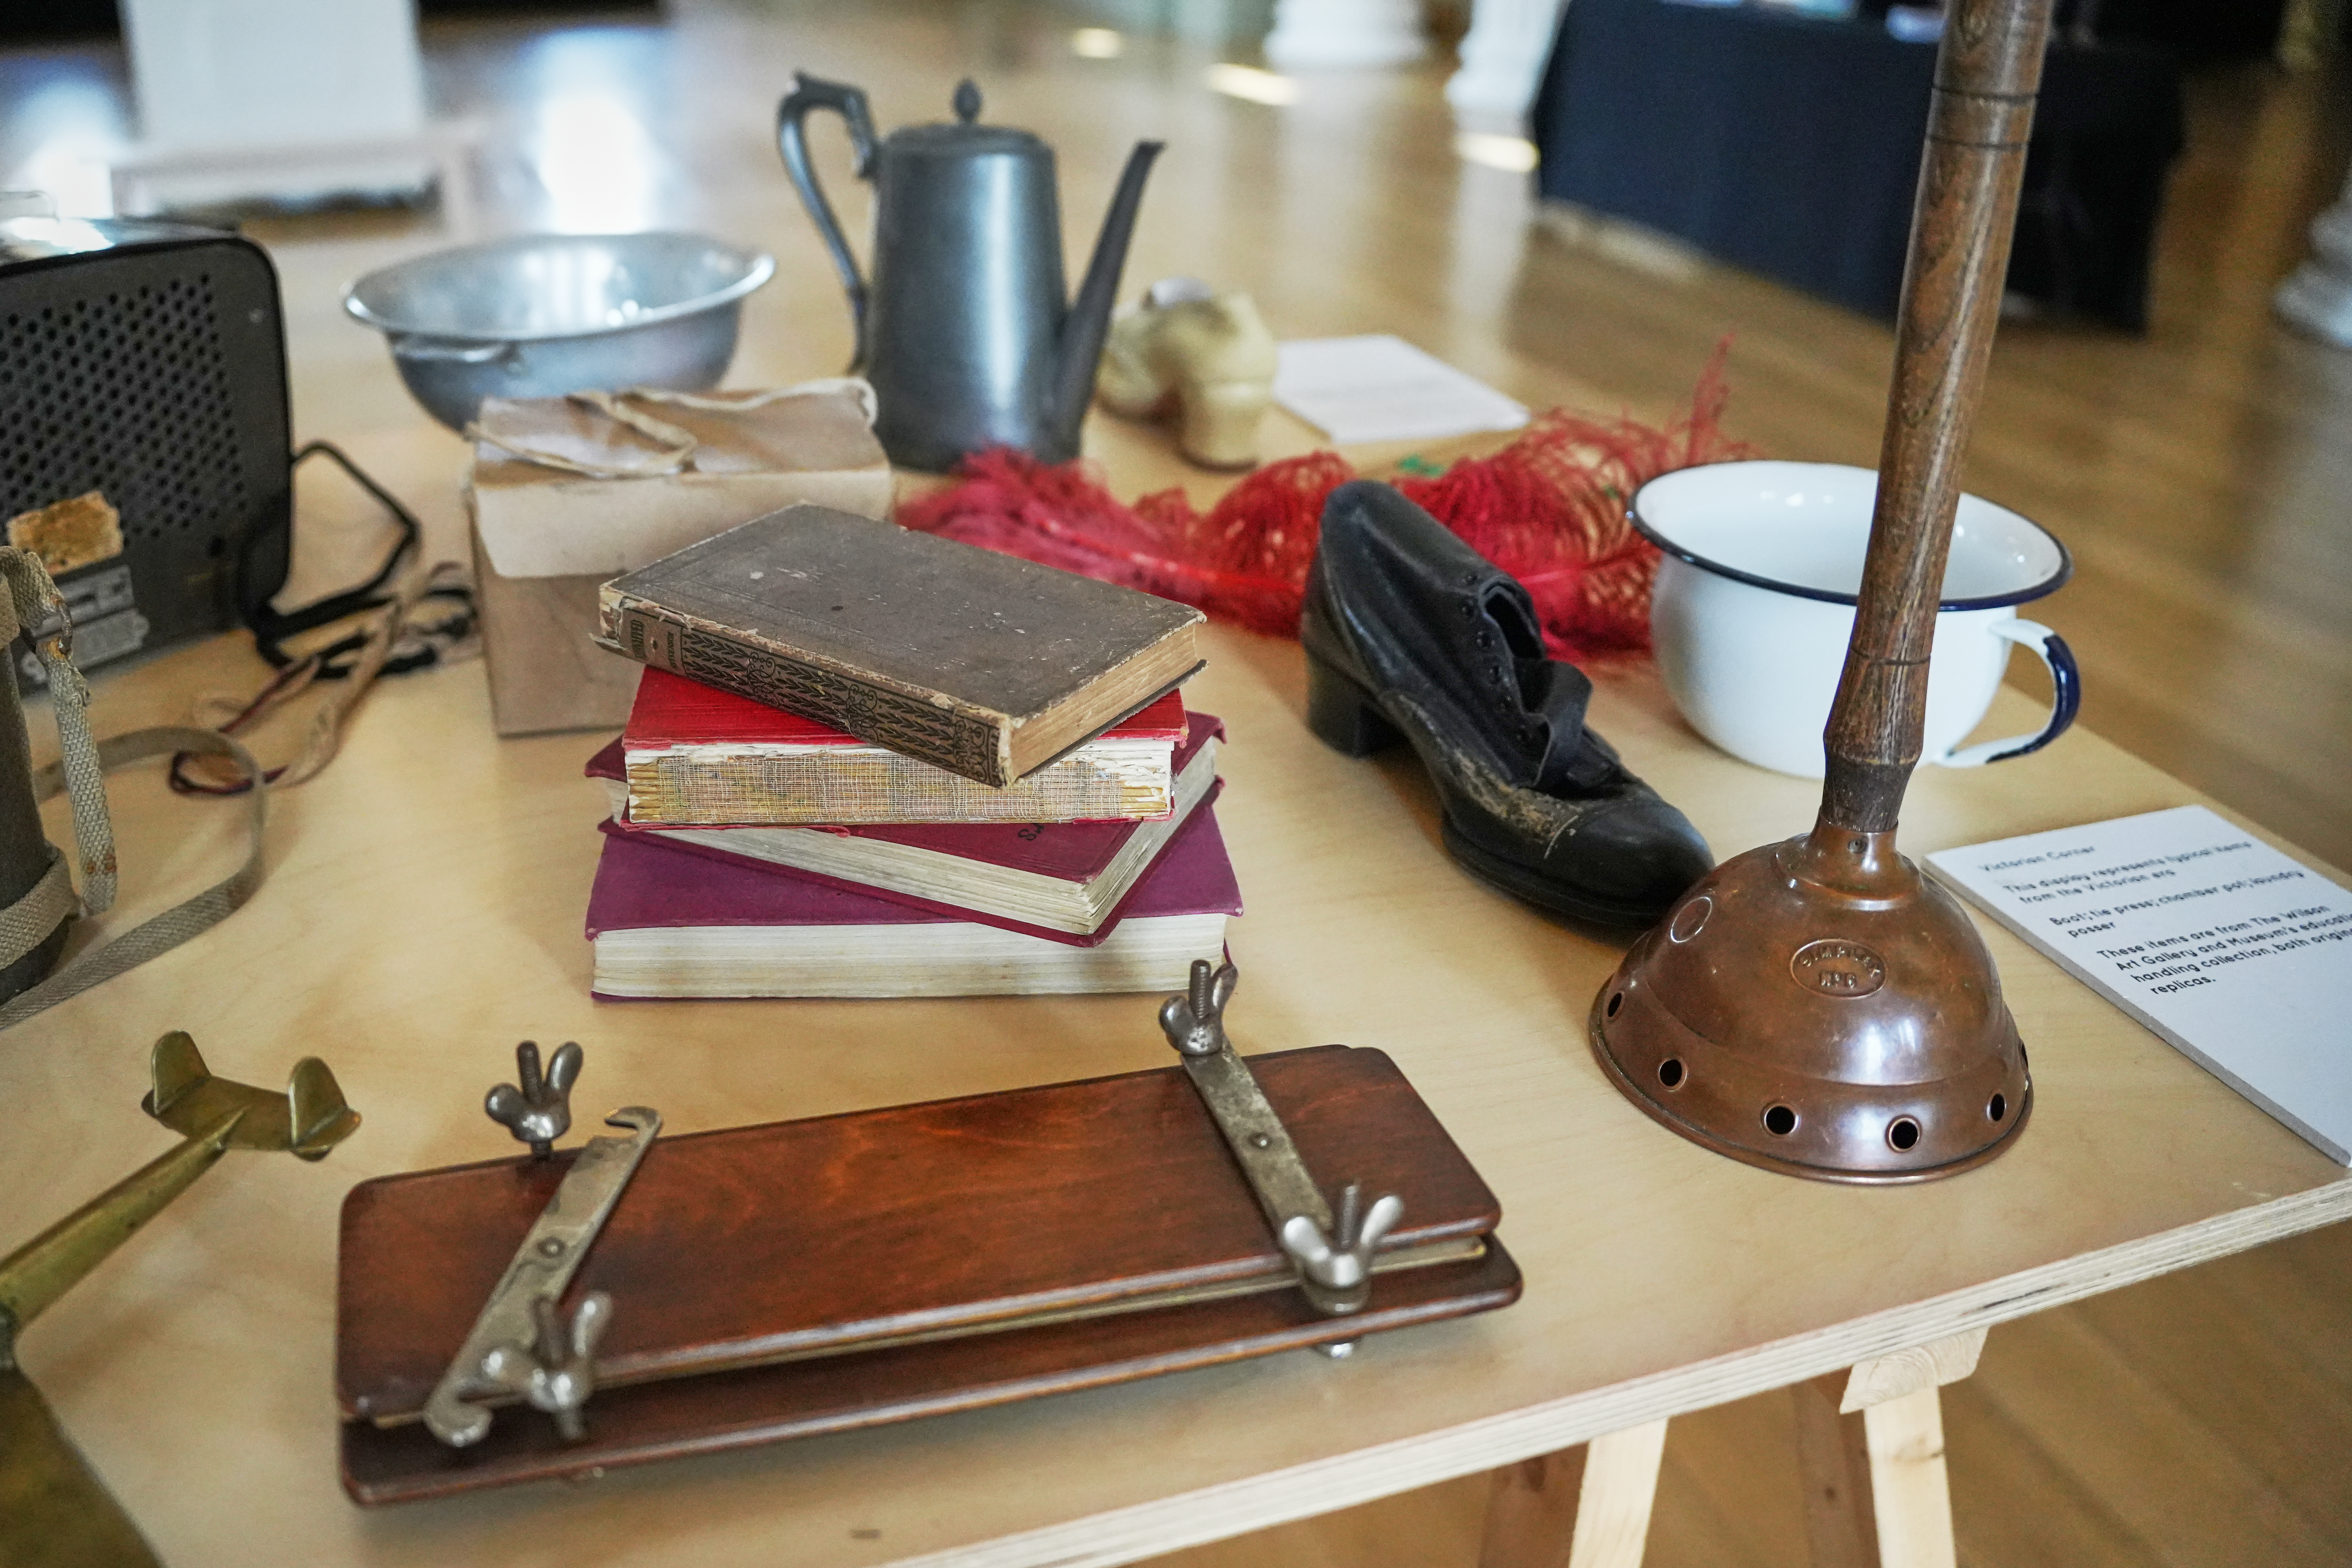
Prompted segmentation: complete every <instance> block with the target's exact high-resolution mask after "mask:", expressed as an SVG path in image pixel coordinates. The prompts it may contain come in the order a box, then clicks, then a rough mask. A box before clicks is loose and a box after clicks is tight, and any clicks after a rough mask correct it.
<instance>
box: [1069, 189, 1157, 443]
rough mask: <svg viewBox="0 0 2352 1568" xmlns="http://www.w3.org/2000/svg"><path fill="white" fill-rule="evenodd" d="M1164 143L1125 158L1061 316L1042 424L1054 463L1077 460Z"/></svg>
mask: <svg viewBox="0 0 2352 1568" xmlns="http://www.w3.org/2000/svg"><path fill="white" fill-rule="evenodd" d="M1165 145H1166V143H1165V142H1137V143H1136V144H1135V151H1134V152H1133V153H1129V155H1128V160H1127V169H1126V172H1125V173H1123V174H1120V175H1119V178H1118V190H1117V191H1116V192H1115V193H1113V194H1112V196H1111V199H1110V210H1109V211H1108V212H1107V213H1105V214H1104V215H1103V226H1102V233H1101V235H1100V236H1098V237H1097V238H1096V240H1095V255H1094V260H1093V261H1092V262H1090V263H1089V264H1088V265H1087V275H1086V278H1085V279H1084V280H1083V281H1081V282H1080V283H1079V285H1078V292H1077V297H1076V299H1074V300H1071V301H1070V309H1069V312H1068V313H1067V314H1066V315H1065V316H1064V317H1063V318H1062V331H1061V336H1060V339H1059V341H1058V342H1056V343H1055V374H1054V379H1053V388H1054V397H1053V405H1052V407H1051V409H1050V410H1049V417H1048V418H1047V420H1046V425H1047V427H1048V429H1049V430H1050V431H1051V433H1052V436H1053V441H1052V445H1053V446H1054V447H1057V448H1059V449H1060V452H1059V458H1057V459H1053V460H1062V459H1066V458H1075V457H1076V456H1077V453H1078V425H1079V422H1080V421H1082V420H1083V419H1085V418H1086V415H1087V402H1088V400H1089V399H1091V398H1092V397H1093V396H1094V391H1095V368H1096V366H1097V364H1098V363H1100V362H1101V359H1102V351H1103V339H1104V337H1105V336H1106V335H1107V334H1108V332H1109V331H1110V312H1111V306H1112V305H1113V304H1114V303H1116V302H1117V300H1118V278H1119V273H1120V272H1121V271H1122V270H1124V269H1125V268H1126V266H1127V242H1128V240H1129V238H1130V237H1132V236H1133V234H1134V233H1135V215H1136V212H1137V210H1138V209H1139V208H1140V207H1141V206H1142V205H1143V182H1144V179H1145V177H1146V176H1148V175H1149V174H1150V173H1151V161H1152V160H1153V159H1154V158H1157V157H1158V156H1159V155H1160V149H1161V148H1162V147H1163V146H1165ZM1039 455H1040V456H1047V455H1048V454H1045V453H1040V454H1039Z"/></svg>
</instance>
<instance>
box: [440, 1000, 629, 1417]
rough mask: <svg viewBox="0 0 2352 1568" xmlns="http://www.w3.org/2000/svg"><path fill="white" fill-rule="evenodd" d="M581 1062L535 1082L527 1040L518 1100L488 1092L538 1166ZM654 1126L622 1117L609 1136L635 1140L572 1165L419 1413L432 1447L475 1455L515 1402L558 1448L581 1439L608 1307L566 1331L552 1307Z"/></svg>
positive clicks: (586, 1303) (565, 1053)
mask: <svg viewBox="0 0 2352 1568" xmlns="http://www.w3.org/2000/svg"><path fill="white" fill-rule="evenodd" d="M581 1055H582V1053H581V1050H580V1047H578V1046H576V1045H573V1044H570V1043H568V1042H567V1043H566V1044H565V1045H564V1046H563V1047H562V1049H560V1050H558V1051H557V1052H556V1053H555V1060H554V1062H553V1064H552V1066H551V1070H550V1071H549V1072H548V1074H547V1076H546V1077H545V1078H544V1079H542V1078H541V1075H540V1071H539V1047H537V1046H536V1045H534V1044H532V1043H531V1042H530V1041H529V1040H525V1041H524V1042H523V1043H522V1044H521V1045H520V1046H519V1047H516V1048H515V1061H516V1064H517V1066H518V1067H519V1068H520V1070H521V1077H522V1080H523V1081H522V1088H521V1089H520V1091H518V1090H517V1089H515V1087H514V1086H513V1085H510V1084H503V1083H502V1084H500V1085H499V1086H498V1087H497V1088H496V1089H492V1090H490V1092H489V1096H488V1100H487V1102H486V1105H485V1109H487V1110H488V1112H489V1115H490V1119H491V1120H492V1121H497V1122H499V1124H500V1125H502V1126H504V1127H505V1128H507V1130H508V1131H511V1132H512V1133H513V1134H514V1135H515V1136H516V1137H517V1138H520V1139H521V1140H522V1141H523V1142H526V1143H529V1144H530V1146H531V1152H532V1153H533V1154H534V1155H535V1156H536V1157H538V1158H540V1159H545V1158H547V1157H548V1153H549V1148H548V1146H549V1144H551V1142H552V1141H553V1140H554V1139H556V1138H558V1137H560V1136H562V1133H563V1131H564V1130H565V1129H566V1128H568V1127H570V1126H571V1125H572V1108H571V1098H570V1097H571V1090H572V1084H573V1083H574V1082H576V1081H577V1080H578V1079H579V1077H580V1065H581ZM661 1124H662V1121H661V1113H660V1112H659V1111H656V1110H651V1109H649V1108H647V1107H646V1106H642V1105H625V1106H623V1107H622V1108H621V1109H620V1110H615V1111H614V1112H613V1114H612V1115H610V1116H608V1117H606V1118H605V1119H604V1125H605V1126H607V1127H619V1128H625V1129H626V1130H627V1131H629V1133H630V1134H631V1136H629V1137H627V1138H591V1139H590V1140H588V1142H587V1143H586V1144H585V1145H584V1146H583V1147H582V1148H581V1149H580V1150H579V1152H577V1153H575V1154H573V1155H572V1168H571V1169H570V1170H569V1171H566V1172H565V1173H563V1182H562V1185H561V1186H559V1187H557V1188H556V1189H555V1195H554V1196H553V1197H551V1198H550V1199H549V1200H548V1201H547V1207H546V1208H544V1209H542V1210H541V1211H540V1215H539V1218H538V1219H537V1220H535V1221H533V1222H532V1224H531V1227H530V1231H529V1233H528V1234H526V1235H525V1236H524V1237H523V1238H522V1245H521V1246H520V1247H516V1248H515V1255H514V1261H513V1262H511V1263H509V1264H508V1265H507V1271H506V1273H505V1274H504V1276H502V1277H501V1278H500V1279H499V1282H498V1285H497V1287H496V1288H495V1289H492V1290H491V1292H490V1299H489V1300H488V1301H486V1302H484V1303H483V1304H482V1310H481V1312H480V1314H479V1315H478V1317H476V1318H475V1320H474V1327H473V1331H471V1332H469V1333H468V1334H467V1336H466V1342H465V1344H464V1345H462V1346H461V1347H459V1349H458V1351H457V1356H456V1357H455V1358H454V1359H453V1360H452V1361H451V1362H450V1363H449V1370H448V1371H446V1372H445V1373H442V1374H441V1381H440V1382H439V1383H438V1384H436V1385H435V1387H434V1390H433V1394H432V1396H431V1397H430V1398H428V1399H427V1400H426V1401H425V1426H426V1427H427V1428H428V1429H429V1430H430V1431H431V1432H432V1434H433V1436H436V1437H437V1438H439V1439H440V1440H441V1441H442V1442H444V1443H446V1444H447V1445H449V1447H453V1448H464V1447H470V1446H472V1445H473V1444H476V1443H478V1442H480V1441H481V1440H482V1439H483V1438H484V1437H487V1436H489V1433H490V1423H491V1420H492V1416H491V1412H492V1410H493V1409H494V1408H495V1407H496V1406H497V1405H502V1404H509V1403H511V1402H512V1401H513V1400H514V1399H515V1398H517V1397H520V1398H522V1399H524V1400H527V1401H528V1402H529V1403H530V1404H531V1405H534V1406H536V1407H537V1408H539V1409H541V1410H544V1411H546V1412H547V1413H548V1414H549V1415H552V1416H554V1417H555V1425H556V1430H557V1431H558V1432H560V1433H561V1434H562V1436H563V1438H564V1440H565V1441H567V1442H573V1443H576V1442H578V1441H579V1440H580V1439H581V1437H582V1436H583V1435H584V1434H585V1432H586V1430H587V1428H586V1426H584V1425H583V1420H582V1417H581V1414H580V1412H581V1410H582V1408H583V1406H584V1405H586V1404H587V1403H588V1396H589V1395H590V1394H592V1393H593V1392H594V1391H595V1386H596V1378H595V1368H594V1356H595V1351H596V1342H597V1341H598V1340H599V1339H601V1338H602V1337H603V1336H604V1330H605V1328H606V1326H607V1325H608V1324H609V1323H610V1322H611V1321H612V1314H613V1303H612V1300H611V1299H610V1298H609V1297H607V1296H605V1295H604V1293H603V1292H602V1291H592V1292H590V1293H589V1295H588V1296H587V1297H586V1298H584V1299H583V1300H582V1301H581V1302H580V1305H579V1307H578V1308H577V1309H576V1310H575V1311H574V1312H573V1314H572V1321H571V1323H570V1325H569V1326H568V1327H567V1326H565V1325H564V1324H562V1322H561V1321H560V1320H559V1317H558V1313H557V1303H558V1302H559V1301H561V1300H562V1298H563V1292H564V1290H565V1289H566V1288H567V1287H569V1286H570V1285H571V1283H572V1276H573V1275H574V1274H576V1273H578V1272H579V1271H580V1265H581V1263H582V1262H583V1261H584V1260H585V1259H586V1258H587V1256H588V1249H589V1248H590V1247H593V1246H594V1245H595V1242H596V1235H597V1233H598V1232H599V1231H601V1230H603V1229H604V1221H605V1220H606V1218H607V1217H609V1216H610V1215H611V1214H612V1212H613V1206H614V1205H615V1204H618V1203H619V1202H620V1201H621V1194H622V1193H623V1192H624V1191H625V1190H626V1189H627V1187H628V1184H629V1178H630V1177H631V1176H634V1175H635V1174H636V1173H637V1164H638V1162H640V1161H642V1160H643V1159H644V1158H645V1157H646V1150H647V1149H649V1148H651V1147H652V1146H653V1142H654V1139H655V1137H656V1135H658V1134H659V1133H660V1131H661Z"/></svg>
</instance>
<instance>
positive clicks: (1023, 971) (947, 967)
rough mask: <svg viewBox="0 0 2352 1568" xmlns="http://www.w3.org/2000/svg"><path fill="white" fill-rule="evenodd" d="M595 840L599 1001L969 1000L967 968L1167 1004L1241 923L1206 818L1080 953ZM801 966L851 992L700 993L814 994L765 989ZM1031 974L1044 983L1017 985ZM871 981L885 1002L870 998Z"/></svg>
mask: <svg viewBox="0 0 2352 1568" xmlns="http://www.w3.org/2000/svg"><path fill="white" fill-rule="evenodd" d="M600 826H602V827H603V829H604V833H605V839H604V855H603V858H602V859H601V860H599V862H598V864H597V868H596V880H595V884H594V887H593V890H592V891H591V892H590V894H589V900H588V919H587V935H588V938H589V940H590V941H591V942H594V943H596V944H597V974H596V979H595V983H594V985H593V989H594V990H595V992H596V994H599V995H605V996H629V995H684V994H691V995H757V994H839V995H868V994H893V995H929V994H943V995H953V994H982V993H981V991H980V990H977V989H974V987H975V986H976V985H980V984H982V981H976V980H975V979H974V978H973V975H975V974H976V973H979V971H978V970H976V969H975V968H973V966H974V965H981V966H982V967H985V966H988V965H993V966H994V967H993V968H991V969H989V970H988V976H990V977H992V978H985V977H984V978H985V988H986V989H992V990H997V991H1015V992H1017V991H1023V990H1126V989H1142V990H1150V989H1161V988H1166V989H1171V990H1172V989H1174V988H1176V987H1177V986H1180V985H1181V984H1182V983H1183V979H1184V974H1185V969H1186V966H1188V965H1189V963H1190V962H1191V959H1192V957H1196V956H1197V957H1211V958H1213V957H1214V956H1215V955H1216V953H1217V952H1218V951H1220V950H1221V948H1222V945H1223V922H1224V921H1225V919H1226V918H1227V917H1229V916H1232V915H1237V914H1239V913H1241V910H1242V900H1241V889H1240V888H1239V886H1238V885H1237V884H1236V883H1235V881H1234V872H1233V864H1232V861H1231V860H1230V859H1229V858H1227V856H1226V853H1225V846H1224V838H1223V835H1222V834H1220V833H1219V832H1218V830H1217V822H1216V815H1215V812H1214V811H1213V809H1212V808H1210V807H1208V806H1206V805H1204V806H1202V808H1201V809H1199V810H1198V811H1195V812H1194V813H1193V814H1192V817H1191V818H1190V819H1189V820H1187V821H1186V822H1185V823H1184V825H1183V826H1182V827H1181V829H1180V830H1179V832H1178V833H1177V835H1176V837H1174V838H1173V839H1171V841H1170V843H1169V845H1168V847H1167V848H1166V849H1165V850H1163V851H1162V852H1161V854H1160V858H1158V859H1157V860H1156V861H1154V862H1153V863H1152V866H1151V868H1150V869H1149V870H1148V871H1146V872H1145V873H1144V875H1143V877H1142V879H1140V880H1139V881H1138V883H1137V884H1136V886H1135V889H1134V890H1133V891H1132V892H1131V893H1130V894H1129V896H1128V899H1127V901H1126V903H1125V905H1124V906H1123V907H1122V908H1121V910H1119V913H1118V919H1117V920H1116V921H1111V922H1108V924H1107V925H1106V927H1105V929H1104V930H1103V931H1100V932H1099V933H1097V935H1096V936H1095V937H1094V938H1093V940H1091V941H1073V940H1071V939H1069V938H1067V937H1065V936H1062V935H1060V934H1059V933H1056V932H1050V931H1024V930H1022V929H1020V928H1018V927H1017V926H1014V925H1013V923H1012V922H1009V921H975V920H971V919H966V918H961V917H959V916H956V915H952V914H948V913H942V912H940V911H937V910H923V909H917V908H914V907H912V906H911V905H909V904H908V903H906V902H903V901H900V900H893V899H886V898H883V897H881V896H879V895H877V894H876V893H874V892H872V891H870V890H866V889H857V888H854V887H849V886H845V885H843V884H841V883H839V882H837V881H836V880H835V879H829V878H816V877H810V876H805V875H803V874H801V873H799V872H796V871H790V870H786V869H784V868H781V867H768V866H753V865H749V864H746V863H744V862H742V861H740V860H739V859H736V858H733V857H730V856H723V855H719V854H715V853H711V852H709V851H701V850H697V849H694V848H692V847H685V846H677V845H671V844H667V843H664V842H661V841H660V840H658V839H656V838H653V837H651V836H649V835H646V834H631V833H623V832H620V831H619V830H617V829H616V828H614V826H612V825H611V824H610V823H605V824H602V825H600ZM730 932H737V933H742V934H740V935H730V934H729V933H730ZM610 938H620V939H622V940H620V941H613V942H608V941H607V939H610ZM1196 950H1198V951H1196ZM1180 959H1181V962H1179V960H1180ZM624 960H626V961H627V962H628V963H632V964H635V966H636V970H635V976H634V977H633V978H624V977H623V976H622V974H621V971H620V965H621V963H623V962H624ZM730 963H732V964H735V965H736V967H735V968H733V969H730V968H728V967H727V966H728V965H729V964H730ZM800 964H805V965H808V966H810V967H809V969H808V971H807V972H806V973H816V972H817V971H821V970H824V968H825V966H826V965H828V964H829V965H830V966H831V969H830V971H828V972H827V973H829V974H831V975H832V976H833V978H831V979H827V980H825V981H824V982H823V983H824V984H838V985H839V986H844V987H866V988H862V989H834V990H828V991H814V990H805V989H803V990H797V991H793V992H789V993H787V992H782V991H777V990H773V989H748V988H746V989H720V988H714V987H721V986H725V985H728V984H740V985H743V986H747V987H748V986H752V985H758V984H786V983H788V984H797V985H806V984H817V983H818V982H814V981H809V980H806V979H792V980H789V981H785V982H772V981H771V980H770V978H769V977H770V976H772V975H778V974H787V973H789V974H792V975H801V974H803V973H804V972H803V970H801V969H797V968H793V965H800ZM893 964H896V965H898V966H899V971H902V972H894V971H892V970H891V969H890V967H889V966H890V965H893ZM665 965H667V966H668V967H667V968H664V967H663V966H665ZM763 965H765V966H766V967H764V968H763V967H762V966H763ZM859 965H866V966H867V967H866V968H865V969H862V970H861V969H859V967H858V966H859ZM927 966H928V968H929V973H926V969H927ZM959 966H961V967H959ZM673 972H675V973H676V974H680V975H686V976H688V978H687V979H685V980H683V981H679V982H677V984H684V985H691V986H694V987H697V988H696V989H677V988H676V987H675V986H674V985H672V983H671V979H670V978H667V977H668V976H670V975H671V974H672V973H673ZM853 972H854V973H853ZM1031 974H1034V975H1041V976H1048V977H1051V978H1052V981H1053V983H1051V984H1034V985H1032V984H1023V983H1022V982H1023V979H1024V975H1031ZM730 976H732V979H730ZM883 982H887V984H889V985H890V986H891V987H892V989H888V990H875V989H871V987H872V986H873V985H875V984H880V983H883Z"/></svg>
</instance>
